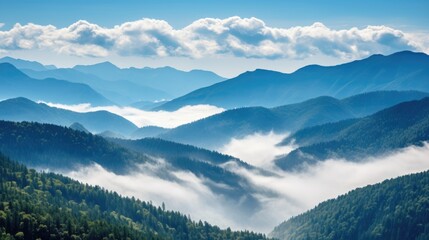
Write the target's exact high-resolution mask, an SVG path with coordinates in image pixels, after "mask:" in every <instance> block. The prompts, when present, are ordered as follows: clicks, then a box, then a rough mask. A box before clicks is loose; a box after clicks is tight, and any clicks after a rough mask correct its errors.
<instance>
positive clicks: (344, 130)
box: [276, 97, 429, 170]
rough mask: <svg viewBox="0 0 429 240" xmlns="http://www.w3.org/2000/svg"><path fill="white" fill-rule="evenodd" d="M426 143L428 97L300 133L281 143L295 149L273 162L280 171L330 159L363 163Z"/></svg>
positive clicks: (428, 130)
mask: <svg viewBox="0 0 429 240" xmlns="http://www.w3.org/2000/svg"><path fill="white" fill-rule="evenodd" d="M428 140H429V97H426V98H424V99H421V100H418V101H410V102H404V103H400V104H398V105H395V106H393V107H391V108H387V109H385V110H382V111H380V112H377V113H375V114H373V115H370V116H368V117H365V118H360V119H351V120H345V121H341V122H337V123H328V124H324V125H320V126H315V127H311V128H307V129H303V130H300V131H298V132H296V133H295V134H293V135H292V136H289V137H288V138H287V139H285V140H284V141H283V144H288V143H289V142H291V141H293V142H294V144H298V145H299V146H301V147H299V148H298V149H296V150H294V151H292V152H291V153H289V154H288V155H287V156H285V157H281V158H279V159H277V160H276V165H277V166H279V167H280V168H281V169H283V170H292V169H295V168H297V167H299V166H301V165H302V164H303V163H307V164H313V163H316V162H317V161H323V160H326V159H329V158H345V159H348V160H352V161H360V160H364V159H365V157H367V156H374V155H379V154H384V153H388V152H389V151H393V150H395V149H399V148H404V147H407V146H411V145H421V144H422V143H423V142H424V141H428Z"/></svg>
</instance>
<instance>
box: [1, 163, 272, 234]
mask: <svg viewBox="0 0 429 240" xmlns="http://www.w3.org/2000/svg"><path fill="white" fill-rule="evenodd" d="M0 173H1V174H0V192H1V193H2V194H0V238H1V239H265V236H264V235H262V234H257V233H253V232H248V231H244V232H233V231H231V230H230V229H227V230H221V229H219V228H218V227H216V226H212V225H210V224H208V223H207V222H204V223H203V222H201V221H200V222H194V221H192V220H191V219H189V218H188V217H186V216H185V215H184V214H181V213H179V212H174V211H167V210H165V209H164V206H163V207H162V208H161V207H156V206H153V205H152V204H150V203H147V202H144V201H140V200H136V199H134V198H126V197H121V196H120V195H118V194H117V193H114V192H110V191H107V190H104V189H102V188H100V187H98V186H96V187H92V186H88V185H84V184H81V183H79V182H77V181H73V180H71V179H69V178H66V177H63V176H61V175H57V174H52V173H49V174H46V173H38V172H36V171H34V170H31V169H27V168H26V167H24V166H23V165H20V164H17V163H15V162H12V161H10V160H8V159H6V158H5V157H3V156H0Z"/></svg>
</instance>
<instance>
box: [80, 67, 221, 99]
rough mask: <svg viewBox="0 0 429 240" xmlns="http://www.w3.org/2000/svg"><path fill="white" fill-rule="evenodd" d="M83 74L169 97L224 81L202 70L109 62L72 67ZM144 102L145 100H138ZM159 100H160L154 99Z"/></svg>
mask: <svg viewBox="0 0 429 240" xmlns="http://www.w3.org/2000/svg"><path fill="white" fill-rule="evenodd" d="M73 69H74V70H78V71H80V72H83V73H87V74H92V75H95V76H97V77H99V78H101V79H105V80H108V81H123V80H127V81H130V82H133V83H135V84H139V85H142V86H147V87H150V88H153V89H157V90H160V91H164V92H165V93H167V94H169V95H170V96H174V97H177V96H181V95H183V94H186V93H188V92H191V91H193V90H195V89H198V88H201V87H205V86H209V85H212V84H215V83H218V82H221V81H223V80H225V78H223V77H220V76H218V75H217V74H215V73H213V72H209V71H204V70H192V71H189V72H185V71H181V70H177V69H174V68H172V67H161V68H148V67H145V68H134V67H131V68H122V69H121V68H118V67H117V66H115V65H114V64H112V63H110V62H103V63H98V64H94V65H86V66H84V65H77V66H75V67H73ZM138 100H145V99H143V98H142V99H138ZM156 100H161V99H156Z"/></svg>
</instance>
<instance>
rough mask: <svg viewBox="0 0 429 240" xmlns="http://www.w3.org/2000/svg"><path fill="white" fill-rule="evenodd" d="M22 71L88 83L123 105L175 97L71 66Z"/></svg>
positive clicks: (33, 74)
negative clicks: (104, 78)
mask: <svg viewBox="0 0 429 240" xmlns="http://www.w3.org/2000/svg"><path fill="white" fill-rule="evenodd" d="M22 71H23V72H24V73H26V74H27V75H29V76H31V77H32V78H37V79H44V78H56V79H63V80H67V81H69V82H76V83H84V84H88V85H89V86H91V87H92V88H94V89H95V90H97V91H98V92H100V93H101V94H103V95H104V96H106V97H107V98H108V99H110V100H112V101H113V102H115V103H118V104H123V105H127V104H130V103H134V102H137V101H139V100H141V99H145V100H146V101H149V102H151V101H156V100H160V99H170V98H172V97H173V95H170V94H168V93H166V92H164V91H162V90H159V89H155V88H151V87H148V86H144V85H141V84H137V83H134V82H131V81H128V80H121V81H119V80H117V81H107V80H103V79H101V78H99V77H97V76H95V75H92V74H88V73H82V72H79V71H77V70H75V69H71V68H59V69H51V70H41V71H35V70H31V69H22Z"/></svg>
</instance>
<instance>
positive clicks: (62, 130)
mask: <svg viewBox="0 0 429 240" xmlns="http://www.w3.org/2000/svg"><path fill="white" fill-rule="evenodd" d="M0 129H1V132H0V152H1V153H3V154H5V155H7V156H9V157H11V158H13V159H16V160H18V161H20V162H22V163H24V164H26V165H28V166H31V167H37V168H41V169H50V170H67V171H70V170H71V169H76V168H78V167H79V166H86V165H90V164H92V163H97V164H99V165H101V166H103V167H104V168H106V169H109V170H111V171H114V172H118V173H121V172H128V171H130V170H131V169H133V168H134V165H135V164H136V163H144V162H147V161H149V160H150V159H149V158H148V157H147V156H145V155H142V154H138V153H136V152H134V151H131V150H128V149H126V148H123V147H120V146H118V145H117V144H113V143H110V142H108V141H107V140H105V139H104V138H102V137H98V136H95V135H92V134H89V133H85V132H82V131H76V130H73V129H70V128H66V127H60V126H57V125H52V124H40V123H30V122H9V121H0Z"/></svg>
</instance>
